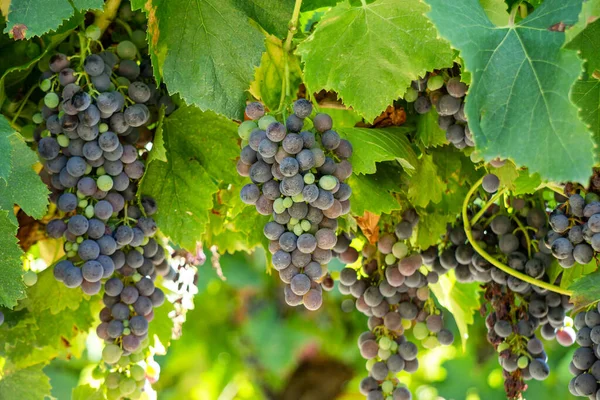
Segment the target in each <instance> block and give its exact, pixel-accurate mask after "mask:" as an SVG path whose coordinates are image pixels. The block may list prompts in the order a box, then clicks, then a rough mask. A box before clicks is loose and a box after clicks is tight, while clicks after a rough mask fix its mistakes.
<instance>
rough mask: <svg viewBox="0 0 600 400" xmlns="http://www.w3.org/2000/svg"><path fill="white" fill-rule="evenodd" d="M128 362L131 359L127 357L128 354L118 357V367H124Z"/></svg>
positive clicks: (129, 362)
mask: <svg viewBox="0 0 600 400" xmlns="http://www.w3.org/2000/svg"><path fill="white" fill-rule="evenodd" d="M129 364H131V360H130V359H129V356H121V358H119V366H120V367H123V368H125V367H126V366H128V365H129Z"/></svg>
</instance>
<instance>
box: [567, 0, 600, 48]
mask: <svg viewBox="0 0 600 400" xmlns="http://www.w3.org/2000/svg"><path fill="white" fill-rule="evenodd" d="M598 17H600V0H586V1H584V2H583V5H582V7H581V12H580V13H579V18H578V20H577V23H575V25H573V26H571V27H569V28H568V29H567V30H566V31H565V34H566V40H565V43H569V42H570V41H571V40H573V38H575V37H576V36H577V35H579V34H580V33H581V31H583V30H584V29H585V28H586V27H587V26H588V24H590V23H592V22H594V21H595V20H596V19H597V18H598Z"/></svg>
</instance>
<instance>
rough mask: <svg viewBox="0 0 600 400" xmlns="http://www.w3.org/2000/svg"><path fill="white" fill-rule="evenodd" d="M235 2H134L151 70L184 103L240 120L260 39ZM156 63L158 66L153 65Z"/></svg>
mask: <svg viewBox="0 0 600 400" xmlns="http://www.w3.org/2000/svg"><path fill="white" fill-rule="evenodd" d="M237 4H238V1H237V0H222V1H220V2H219V5H218V7H216V6H215V5H214V4H213V3H212V2H210V1H208V0H197V1H194V2H190V1H187V0H150V1H148V2H146V1H142V0H137V1H134V2H133V3H132V5H133V7H134V8H135V9H137V8H142V7H143V8H144V9H145V11H146V13H147V14H148V31H149V36H150V39H149V42H150V44H151V46H150V49H151V51H152V56H153V57H152V62H153V67H154V68H156V69H157V70H158V71H159V72H160V75H162V77H163V80H164V82H165V83H166V84H167V87H168V89H169V92H170V93H179V94H180V95H181V97H182V98H183V99H184V100H185V102H186V103H188V104H194V105H197V106H198V107H200V108H201V109H202V110H213V111H215V112H217V113H219V114H222V115H225V116H227V117H229V118H233V119H242V117H243V115H244V107H245V101H246V94H245V91H246V90H247V89H248V87H249V86H250V82H251V81H252V79H253V77H254V69H255V67H257V66H258V64H259V62H260V57H261V54H262V52H263V51H264V50H265V45H264V36H263V35H262V34H261V33H260V32H259V31H258V29H256V28H255V27H253V26H252V25H251V24H250V21H249V19H248V16H247V15H246V14H245V13H244V12H242V11H240V10H239V8H238V7H237ZM157 64H158V65H157Z"/></svg>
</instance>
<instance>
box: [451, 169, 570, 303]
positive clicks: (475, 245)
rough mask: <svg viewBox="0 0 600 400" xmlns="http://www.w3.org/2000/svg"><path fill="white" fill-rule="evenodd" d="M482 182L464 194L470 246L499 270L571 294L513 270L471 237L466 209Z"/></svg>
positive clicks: (464, 219) (466, 225) (464, 211)
mask: <svg viewBox="0 0 600 400" xmlns="http://www.w3.org/2000/svg"><path fill="white" fill-rule="evenodd" d="M482 182H483V178H481V179H479V180H478V181H477V182H476V183H475V184H474V185H473V187H472V188H471V189H470V190H469V192H468V193H467V195H466V196H465V200H464V201H463V207H462V217H463V224H464V228H465V234H466V235H467V238H468V239H469V242H470V243H471V246H473V249H474V250H475V251H476V252H478V253H479V254H480V255H481V256H482V257H483V258H485V259H486V260H487V261H488V262H490V263H491V264H492V265H493V266H495V267H496V268H498V269H500V270H501V271H503V272H505V273H507V274H509V275H512V276H514V277H515V278H519V279H521V280H522V281H525V282H527V283H530V284H532V285H535V286H539V287H541V288H544V289H548V290H550V291H552V292H556V293H560V294H564V295H566V296H571V295H572V294H573V292H571V291H570V290H566V289H562V288H560V287H558V286H555V285H552V284H550V283H547V282H542V281H540V280H538V279H534V278H532V277H530V276H529V275H525V274H523V273H521V272H519V271H515V270H514V269H512V268H511V267H509V266H508V265H505V264H503V263H501V262H500V261H498V260H496V259H495V258H494V257H492V256H491V255H490V254H489V253H487V252H486V251H485V250H484V249H482V248H481V246H479V244H478V243H477V242H476V241H475V240H474V239H473V233H472V232H471V223H470V222H469V215H468V212H467V211H468V206H469V201H470V200H471V196H473V194H474V193H475V192H476V191H477V189H478V188H479V186H480V185H481V183H482Z"/></svg>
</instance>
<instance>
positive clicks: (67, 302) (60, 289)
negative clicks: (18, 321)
mask: <svg viewBox="0 0 600 400" xmlns="http://www.w3.org/2000/svg"><path fill="white" fill-rule="evenodd" d="M27 298H28V302H29V304H30V308H31V309H32V310H35V311H36V312H40V313H41V312H42V311H44V310H50V313H51V314H57V313H59V312H61V311H64V310H66V309H67V308H68V309H70V310H72V311H74V310H77V308H79V305H80V304H81V303H82V302H83V292H82V291H81V290H75V289H69V288H68V287H66V286H65V285H64V284H63V283H62V282H59V281H57V280H56V279H54V274H53V272H52V268H47V269H45V270H44V271H42V272H40V273H39V274H38V281H37V283H36V284H35V285H34V286H32V287H31V288H29V289H28V290H27ZM48 299H52V301H48Z"/></svg>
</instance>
